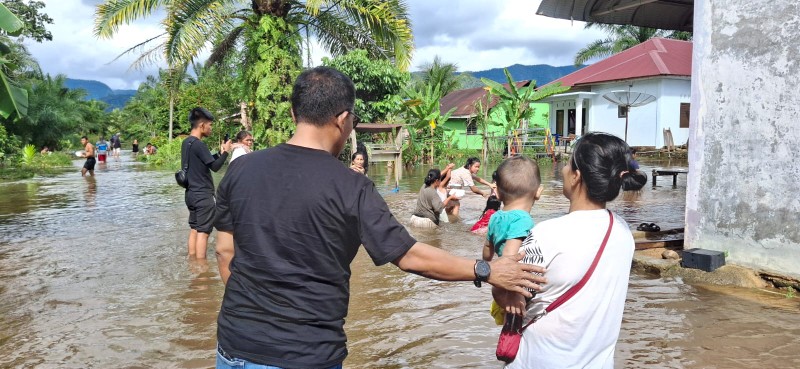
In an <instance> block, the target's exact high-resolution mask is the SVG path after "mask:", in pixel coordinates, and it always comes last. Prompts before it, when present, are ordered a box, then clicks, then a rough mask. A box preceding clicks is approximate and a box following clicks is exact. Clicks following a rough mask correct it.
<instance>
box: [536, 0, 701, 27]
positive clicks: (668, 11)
mask: <svg viewBox="0 0 800 369" xmlns="http://www.w3.org/2000/svg"><path fill="white" fill-rule="evenodd" d="M536 14H538V15H544V16H547V17H553V18H561V19H570V20H577V21H584V22H595V23H610V24H632V25H634V26H640V27H650V28H660V29H674V30H681V31H692V28H693V19H694V0H628V1H620V0H571V1H566V0H542V2H541V4H539V9H538V10H537V11H536Z"/></svg>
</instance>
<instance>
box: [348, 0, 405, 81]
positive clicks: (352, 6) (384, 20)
mask: <svg viewBox="0 0 800 369" xmlns="http://www.w3.org/2000/svg"><path fill="white" fill-rule="evenodd" d="M340 7H341V8H342V10H343V11H344V12H346V13H348V14H349V15H350V17H351V19H352V22H353V23H355V24H359V25H361V26H362V27H363V28H365V29H367V30H369V33H370V36H371V37H372V39H373V40H375V43H376V44H377V45H378V47H380V48H382V49H384V50H388V51H390V52H391V53H392V56H393V57H394V61H395V64H397V66H398V68H400V69H401V70H407V69H408V67H409V66H410V64H411V56H412V54H413V52H414V36H413V34H412V33H411V20H410V19H409V17H408V11H407V9H408V6H407V5H406V3H405V1H403V0H386V1H382V0H352V1H344V2H342V3H341V4H340Z"/></svg>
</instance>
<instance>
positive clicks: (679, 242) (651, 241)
mask: <svg viewBox="0 0 800 369" xmlns="http://www.w3.org/2000/svg"><path fill="white" fill-rule="evenodd" d="M631 233H632V234H633V240H634V242H635V244H636V250H647V249H656V248H665V249H672V250H682V249H683V228H676V229H667V230H663V231H659V232H643V231H631Z"/></svg>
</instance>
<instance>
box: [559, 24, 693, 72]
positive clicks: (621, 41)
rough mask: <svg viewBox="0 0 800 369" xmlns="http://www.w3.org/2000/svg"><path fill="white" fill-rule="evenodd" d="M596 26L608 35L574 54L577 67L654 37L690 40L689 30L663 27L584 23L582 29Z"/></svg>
mask: <svg viewBox="0 0 800 369" xmlns="http://www.w3.org/2000/svg"><path fill="white" fill-rule="evenodd" d="M590 28H598V29H601V30H604V31H606V33H608V35H609V37H608V38H606V39H602V40H596V41H594V42H592V43H590V44H589V45H588V46H586V47H585V48H583V49H581V50H580V51H578V53H577V54H576V55H575V66H576V67H579V66H581V65H583V64H584V63H586V62H587V61H589V60H591V59H594V58H604V57H608V56H611V55H614V54H616V53H618V52H620V51H623V50H627V49H630V48H632V47H634V46H636V45H638V44H641V43H642V42H645V41H647V40H649V39H651V38H654V37H663V38H671V39H675V40H691V39H692V33H691V32H683V31H666V30H663V29H656V28H647V27H637V26H631V25H616V24H604V23H586V26H585V27H584V29H590Z"/></svg>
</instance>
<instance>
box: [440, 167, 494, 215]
mask: <svg viewBox="0 0 800 369" xmlns="http://www.w3.org/2000/svg"><path fill="white" fill-rule="evenodd" d="M480 169H481V161H480V159H478V158H474V157H473V158H469V159H467V164H466V165H464V166H463V167H461V168H458V169H456V170H453V171H452V172H450V183H448V188H449V189H450V190H449V194H450V195H455V196H456V201H452V202H451V203H450V205H449V206H448V208H447V213H448V214H452V215H453V216H454V217H458V210H459V208H460V206H461V204H460V202H459V201H458V199H461V198H462V197H464V195H465V194H466V189H467V188H469V189H470V190H471V191H472V192H474V193H476V194H478V195H481V196H483V197H489V195H491V194H492V192H493V191H494V189H495V188H497V186H496V185H495V184H494V183H491V182H489V181H487V180H485V179H483V178H481V177H478V176H477V175H475V174H476V173H478V171H479V170H480ZM475 182H478V183H482V184H485V185H487V186H489V187H490V189H489V192H483V191H481V189H479V188H478V186H476V185H475Z"/></svg>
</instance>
